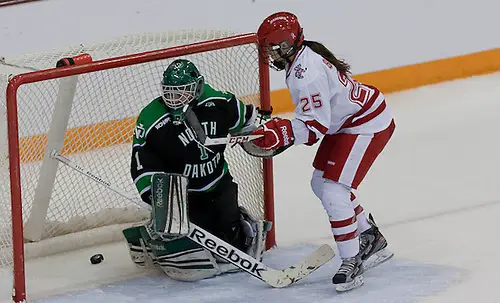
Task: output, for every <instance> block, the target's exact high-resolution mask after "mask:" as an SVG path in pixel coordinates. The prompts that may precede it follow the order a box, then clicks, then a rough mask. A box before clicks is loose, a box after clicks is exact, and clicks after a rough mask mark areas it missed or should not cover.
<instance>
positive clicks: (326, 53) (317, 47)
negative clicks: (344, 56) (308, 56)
mask: <svg viewBox="0 0 500 303" xmlns="http://www.w3.org/2000/svg"><path fill="white" fill-rule="evenodd" d="M302 44H303V45H305V46H307V47H309V48H310V49H312V50H313V51H314V52H315V53H316V54H318V55H320V56H321V57H323V58H325V59H326V60H327V61H328V62H330V63H331V64H333V66H335V68H336V69H337V70H338V71H339V73H341V74H343V75H345V76H347V75H348V74H350V73H351V66H350V65H349V64H347V63H346V62H345V61H343V60H339V59H337V58H336V57H335V56H334V55H333V53H332V52H331V51H330V50H329V49H328V48H326V46H324V45H323V44H321V43H319V42H316V41H308V40H304V42H302Z"/></svg>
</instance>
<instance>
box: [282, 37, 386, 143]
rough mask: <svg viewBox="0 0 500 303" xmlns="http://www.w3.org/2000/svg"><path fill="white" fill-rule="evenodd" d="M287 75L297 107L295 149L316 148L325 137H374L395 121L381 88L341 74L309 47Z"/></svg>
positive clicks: (294, 123)
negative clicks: (327, 135) (316, 144)
mask: <svg viewBox="0 0 500 303" xmlns="http://www.w3.org/2000/svg"><path fill="white" fill-rule="evenodd" d="M286 71H287V72H286V84H287V86H288V88H289V90H290V95H291V97H292V101H293V103H294V104H295V107H296V108H295V118H294V119H292V128H293V132H294V136H295V142H294V144H295V145H299V144H304V143H306V144H313V143H315V142H316V141H318V140H319V139H320V138H321V137H322V136H323V135H325V134H336V133H350V134H373V133H376V132H379V131H382V130H384V129H386V128H387V127H388V126H389V124H390V123H391V121H392V114H391V112H390V110H389V108H388V107H387V106H386V103H385V99H384V96H383V95H382V94H381V93H380V91H379V90H378V89H377V88H375V87H372V86H369V85H365V84H362V83H360V82H358V81H356V80H354V79H352V78H351V77H348V76H344V75H342V74H340V73H339V72H338V71H337V69H336V68H335V66H333V65H332V64H331V63H330V62H328V61H327V60H326V59H324V58H323V57H322V56H320V55H319V54H317V53H315V52H314V51H313V50H311V49H310V48H309V47H307V46H304V47H303V48H302V49H301V50H300V51H299V52H298V54H297V56H296V57H295V60H294V61H293V62H292V64H290V65H289V66H287V69H286Z"/></svg>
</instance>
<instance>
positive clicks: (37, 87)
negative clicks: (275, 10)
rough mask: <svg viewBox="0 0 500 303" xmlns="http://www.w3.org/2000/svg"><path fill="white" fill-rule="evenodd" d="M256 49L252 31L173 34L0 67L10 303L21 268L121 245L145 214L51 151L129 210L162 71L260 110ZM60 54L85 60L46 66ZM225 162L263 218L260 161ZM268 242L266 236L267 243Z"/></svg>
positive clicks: (1, 180)
mask: <svg viewBox="0 0 500 303" xmlns="http://www.w3.org/2000/svg"><path fill="white" fill-rule="evenodd" d="M256 43H257V39H256V37H255V35H254V34H246V35H236V36H235V35H233V34H232V33H230V32H225V31H216V30H203V31H179V32H166V33H157V34H145V35H135V36H127V37H123V38H119V39H116V40H113V41H108V42H105V43H96V44H91V45H78V46H75V47H68V48H67V49H63V50H57V51H53V52H46V53H39V54H29V55H23V56H18V57H15V58H1V61H0V86H1V91H0V102H1V103H0V104H1V106H0V110H1V111H2V116H1V119H0V135H1V136H2V137H0V168H1V170H0V184H1V191H0V265H1V267H3V268H7V267H10V266H13V277H14V294H13V295H14V301H15V302H21V301H23V300H24V299H25V274H24V259H29V258H36V257H41V256H46V255H51V254H56V253H59V252H64V251H68V250H75V249H79V248H80V247H88V246H92V245H97V244H102V243H106V242H110V241H122V235H121V230H122V229H123V228H124V227H127V226H129V225H130V224H133V223H136V222H139V221H142V220H144V219H147V218H148V216H149V214H148V212H146V211H144V210H143V209H141V208H139V207H138V206H137V205H135V204H134V203H132V202H130V201H128V200H126V199H124V198H123V197H122V196H120V195H118V194H116V193H115V192H113V191H111V190H109V189H108V188H105V187H104V186H102V185H100V184H98V183H97V182H95V181H93V180H91V179H90V178H88V177H86V176H84V175H82V174H78V173H77V172H75V171H74V170H72V169H71V168H69V167H67V166H65V165H62V164H61V163H59V162H58V161H56V160H54V159H52V158H51V157H50V152H51V151H57V152H59V153H61V154H62V155H64V156H65V157H67V158H69V159H70V160H71V161H73V162H74V163H75V164H78V165H81V166H82V167H85V169H88V170H90V171H92V172H94V173H95V174H96V175H98V176H100V177H102V179H104V180H106V181H108V182H109V183H112V184H114V185H116V186H117V187H119V188H121V189H122V190H124V191H126V193H127V194H128V195H129V196H130V197H134V198H135V199H137V200H138V201H139V200H140V197H139V195H138V193H137V192H136V189H135V186H134V184H133V180H131V177H130V172H129V170H130V166H129V165H130V157H131V154H130V153H131V139H132V134H133V130H134V127H135V118H136V117H137V115H138V113H139V112H140V110H141V109H142V108H143V107H144V106H145V105H146V104H147V103H149V102H150V101H151V100H152V99H154V98H155V97H157V96H159V95H160V94H161V87H160V85H159V83H160V79H161V75H162V73H163V71H164V70H165V68H166V67H167V65H168V64H169V63H170V62H172V60H174V59H176V58H179V57H183V58H187V59H190V60H192V61H193V62H194V63H195V64H196V65H197V66H198V68H199V69H200V71H201V73H202V74H203V75H204V76H205V79H206V81H207V82H208V83H210V84H211V85H212V86H213V87H214V88H217V89H221V90H225V91H230V92H233V93H235V94H236V95H237V96H238V97H239V98H240V99H241V100H243V101H244V102H247V103H253V104H256V105H258V106H261V107H263V108H268V107H269V71H268V68H267V66H266V65H264V64H263V63H262V61H261V59H260V56H259V55H258V47H257V44H256ZM82 54H88V55H89V56H87V55H82ZM70 57H72V58H84V59H85V60H87V61H85V60H83V62H81V63H80V64H79V63H78V62H77V64H76V65H73V66H71V67H63V68H55V65H56V62H57V61H58V60H59V59H62V58H70ZM77 61H78V60H77ZM4 93H5V95H4ZM6 121H8V122H7V123H6ZM7 126H8V127H7ZM6 129H8V134H7V131H6ZM227 155H228V162H229V167H230V171H231V172H232V174H233V175H234V177H235V179H236V181H237V182H238V183H239V184H240V190H239V202H240V205H243V206H245V207H246V208H247V209H249V210H250V211H251V213H252V214H253V215H254V216H256V217H259V218H264V217H266V218H267V219H270V220H272V219H273V200H272V196H273V192H272V173H271V171H272V168H271V162H270V160H264V161H262V160H260V159H257V158H252V157H250V156H248V155H247V154H246V153H245V152H244V151H243V150H242V149H241V148H240V147H235V148H228V149H227ZM58 239H64V240H63V241H62V240H58ZM273 244H274V229H273V231H272V232H271V233H270V234H269V236H268V246H271V245H273Z"/></svg>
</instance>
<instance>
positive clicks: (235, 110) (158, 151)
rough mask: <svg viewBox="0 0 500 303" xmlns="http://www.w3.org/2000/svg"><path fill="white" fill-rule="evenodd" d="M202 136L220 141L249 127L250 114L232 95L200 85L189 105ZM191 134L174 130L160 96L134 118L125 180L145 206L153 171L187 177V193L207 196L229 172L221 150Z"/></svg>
mask: <svg viewBox="0 0 500 303" xmlns="http://www.w3.org/2000/svg"><path fill="white" fill-rule="evenodd" d="M191 106H192V109H193V112H194V113H195V114H196V117H197V118H198V120H199V121H200V124H201V126H202V128H203V129H204V132H205V134H206V135H207V136H208V137H210V138H220V137H226V136H227V135H228V134H235V133H238V132H240V131H241V130H242V129H243V128H246V127H248V126H249V125H253V122H254V120H255V109H254V107H253V106H252V105H245V104H243V103H242V102H241V101H240V100H238V99H237V98H236V97H235V96H234V95H233V94H231V93H226V92H221V91H217V90H215V89H213V88H212V87H211V86H210V85H208V84H206V83H205V84H204V86H203V93H202V95H201V96H200V97H199V98H198V100H195V101H193V102H192V103H191ZM197 140H198V139H197V138H196V135H195V133H194V131H193V130H192V129H191V127H190V126H189V124H188V122H187V121H185V124H184V123H182V124H179V125H176V124H174V123H172V121H171V114H170V112H169V109H168V108H167V106H166V105H165V104H164V103H163V100H162V98H161V97H158V98H156V99H154V100H153V101H152V102H151V103H149V104H148V105H147V106H146V107H145V108H144V109H143V110H142V111H141V113H140V115H139V117H138V118H137V123H136V128H135V131H134V139H133V149H132V159H131V175H132V178H133V180H134V184H135V186H136V187H137V190H138V191H139V193H140V195H141V198H142V199H143V200H144V201H145V202H147V203H150V204H151V200H150V183H151V175H152V174H154V173H156V172H169V173H179V174H183V175H184V176H186V177H188V178H189V188H188V190H189V191H198V192H203V191H210V190H211V189H213V188H214V187H215V186H216V185H217V182H218V181H219V180H220V179H221V178H222V177H223V176H224V175H225V174H228V173H229V168H228V164H227V162H226V160H225V158H224V150H225V148H226V145H216V146H210V147H209V149H210V150H207V149H206V148H204V147H203V146H201V145H200V144H199V143H198V142H196V141H197Z"/></svg>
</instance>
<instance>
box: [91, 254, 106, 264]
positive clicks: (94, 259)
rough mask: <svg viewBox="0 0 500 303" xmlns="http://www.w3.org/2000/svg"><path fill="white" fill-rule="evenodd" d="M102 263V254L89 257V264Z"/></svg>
mask: <svg viewBox="0 0 500 303" xmlns="http://www.w3.org/2000/svg"><path fill="white" fill-rule="evenodd" d="M102 261H104V257H103V255H102V254H95V255H93V256H92V257H90V263H92V264H99V263H101V262H102Z"/></svg>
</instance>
